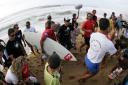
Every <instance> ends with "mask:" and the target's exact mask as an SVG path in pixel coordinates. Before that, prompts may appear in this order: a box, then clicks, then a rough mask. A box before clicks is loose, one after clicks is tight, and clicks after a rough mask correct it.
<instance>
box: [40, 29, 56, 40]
mask: <svg viewBox="0 0 128 85" xmlns="http://www.w3.org/2000/svg"><path fill="white" fill-rule="evenodd" d="M47 37H49V38H51V39H53V40H55V41H56V36H55V33H54V31H53V29H46V30H45V31H44V32H43V34H42V37H41V40H43V41H44V40H45V39H46V38H47Z"/></svg>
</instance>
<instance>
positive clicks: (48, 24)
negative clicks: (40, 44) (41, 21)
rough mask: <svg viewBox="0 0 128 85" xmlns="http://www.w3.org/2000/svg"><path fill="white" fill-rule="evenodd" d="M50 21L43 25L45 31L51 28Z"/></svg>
mask: <svg viewBox="0 0 128 85" xmlns="http://www.w3.org/2000/svg"><path fill="white" fill-rule="evenodd" d="M51 24H52V23H51V21H48V22H47V23H45V28H46V29H50V28H51Z"/></svg>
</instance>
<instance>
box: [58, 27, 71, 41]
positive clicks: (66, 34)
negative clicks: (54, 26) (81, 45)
mask: <svg viewBox="0 0 128 85" xmlns="http://www.w3.org/2000/svg"><path fill="white" fill-rule="evenodd" d="M72 30H73V27H72V25H69V26H68V27H67V26H65V25H62V26H61V27H60V29H59V32H58V35H59V40H60V41H66V40H69V39H71V35H70V33H71V31H72Z"/></svg>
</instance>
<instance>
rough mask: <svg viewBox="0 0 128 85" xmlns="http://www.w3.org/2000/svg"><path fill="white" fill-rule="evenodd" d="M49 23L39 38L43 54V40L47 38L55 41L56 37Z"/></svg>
mask: <svg viewBox="0 0 128 85" xmlns="http://www.w3.org/2000/svg"><path fill="white" fill-rule="evenodd" d="M51 24H52V23H51V22H50V21H49V22H47V24H46V25H45V26H46V27H45V30H44V32H43V33H42V37H41V40H40V46H41V48H42V51H43V53H44V50H43V42H44V41H45V39H46V38H47V37H48V38H51V39H53V40H55V41H56V36H55V33H54V31H53V29H51Z"/></svg>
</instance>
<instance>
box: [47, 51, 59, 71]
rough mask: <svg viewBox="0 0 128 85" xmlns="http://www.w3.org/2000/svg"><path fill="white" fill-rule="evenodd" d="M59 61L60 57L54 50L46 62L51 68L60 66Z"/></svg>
mask: <svg viewBox="0 0 128 85" xmlns="http://www.w3.org/2000/svg"><path fill="white" fill-rule="evenodd" d="M60 62H61V59H60V57H59V56H58V55H57V54H56V53H55V52H54V53H53V54H52V55H51V56H50V57H49V59H48V64H49V66H50V68H52V69H56V68H58V67H59V66H60Z"/></svg>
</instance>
